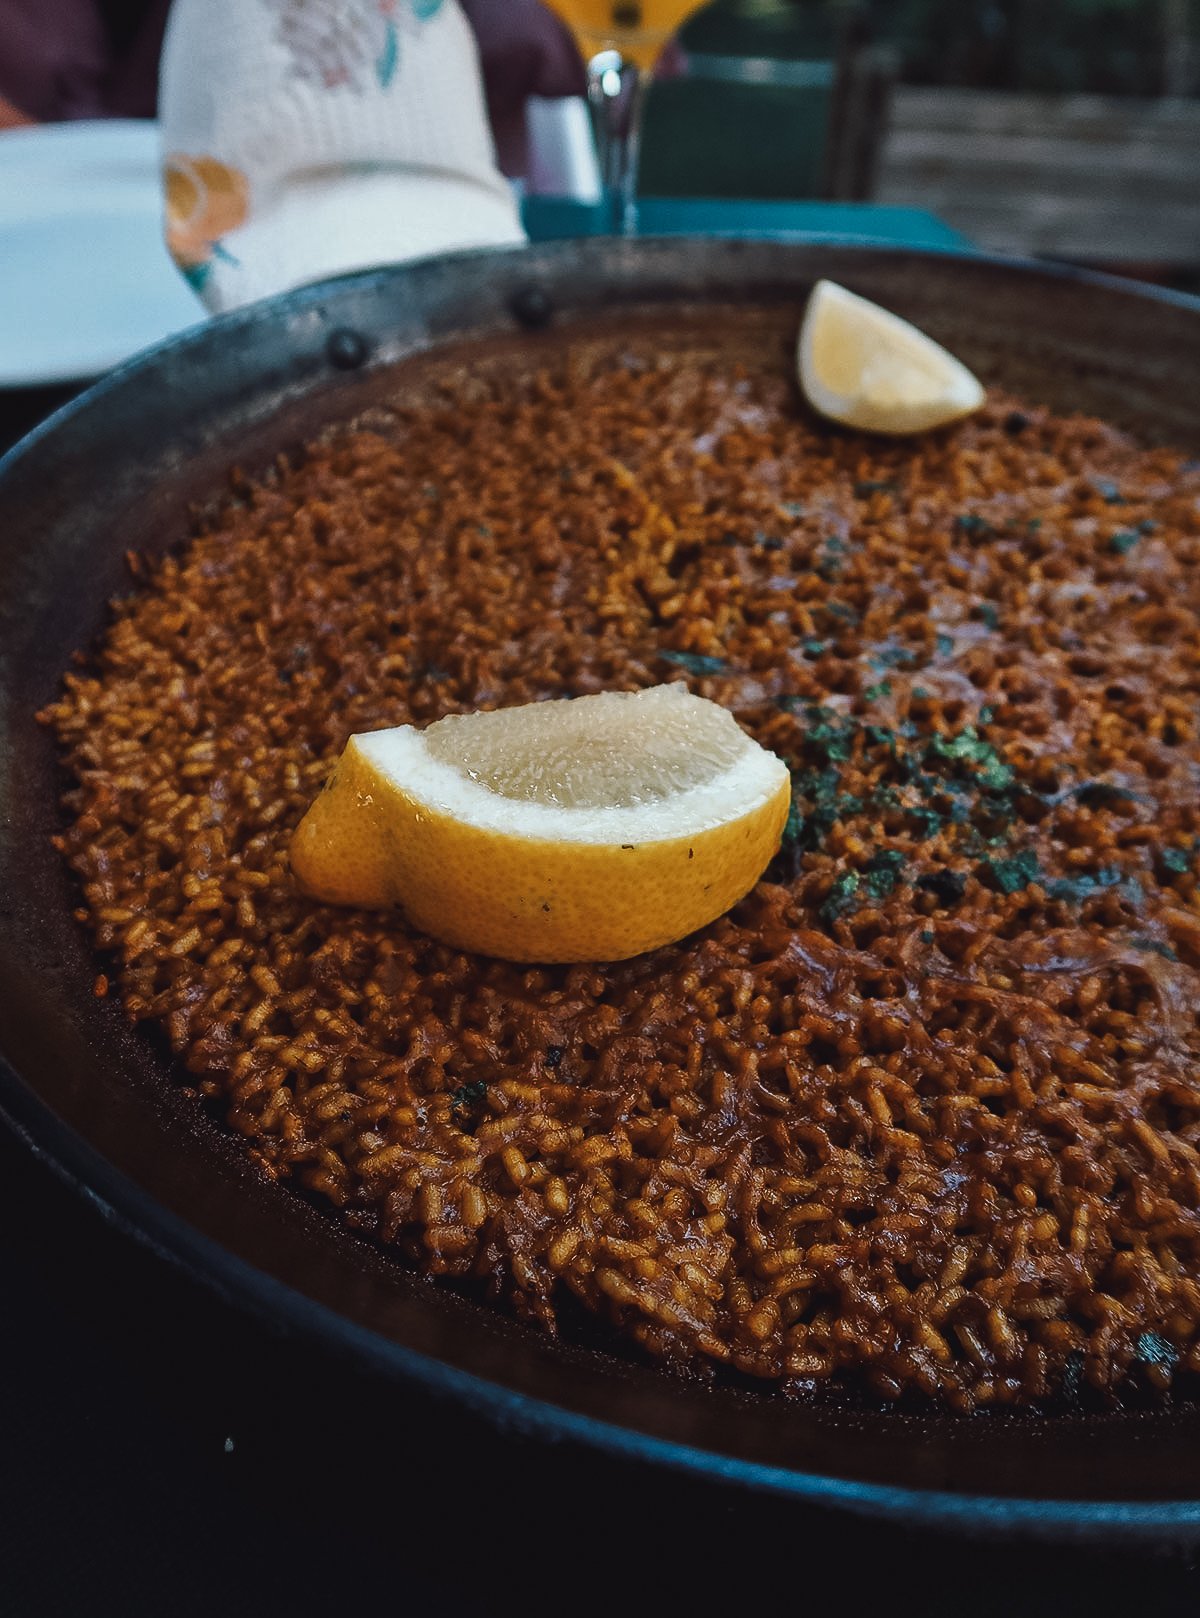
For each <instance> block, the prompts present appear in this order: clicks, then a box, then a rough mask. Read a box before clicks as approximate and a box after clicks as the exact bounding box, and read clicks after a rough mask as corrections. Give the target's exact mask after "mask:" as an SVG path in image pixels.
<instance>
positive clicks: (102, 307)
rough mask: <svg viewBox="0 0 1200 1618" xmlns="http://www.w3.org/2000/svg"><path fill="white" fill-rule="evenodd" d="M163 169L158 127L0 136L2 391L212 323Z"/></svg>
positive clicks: (92, 368) (66, 376)
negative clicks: (174, 235)
mask: <svg viewBox="0 0 1200 1618" xmlns="http://www.w3.org/2000/svg"><path fill="white" fill-rule="evenodd" d="M158 169H159V151H158V128H157V125H155V124H153V123H149V122H135V121H133V120H129V121H123V120H122V121H117V120H114V121H112V122H97V123H73V124H48V125H44V126H42V127H39V128H37V129H16V130H9V131H5V132H4V133H3V134H0V387H8V388H12V387H30V386H36V385H38V384H43V383H51V382H76V381H84V380H86V379H87V378H89V377H94V376H99V375H100V373H101V372H102V371H107V370H108V369H109V368H110V367H111V366H113V365H116V364H118V363H119V362H120V361H121V360H124V359H128V357H129V356H130V355H131V354H135V353H137V351H138V350H139V349H141V348H146V347H148V346H149V344H151V343H156V342H158V341H159V339H160V338H163V337H168V336H170V335H171V333H172V332H177V331H182V330H183V329H184V328H185V327H187V326H194V325H196V324H197V323H198V322H200V321H202V320H203V319H204V310H203V308H202V307H201V305H200V302H199V300H198V298H197V297H196V295H195V294H194V293H193V292H192V290H191V288H190V287H189V286H188V285H187V283H186V282H185V281H184V279H183V277H182V276H181V275H180V274H179V271H178V270H177V269H176V268H175V266H174V265H173V264H172V263H171V260H170V257H169V256H168V254H167V250H166V247H165V246H164V245H163V239H162V197H161V190H160V182H159V174H158Z"/></svg>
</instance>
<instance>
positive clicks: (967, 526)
mask: <svg viewBox="0 0 1200 1618" xmlns="http://www.w3.org/2000/svg"><path fill="white" fill-rule="evenodd" d="M954 528H955V532H956V533H959V534H965V535H966V536H967V538H968V539H978V540H984V539H990V538H991V537H992V535H993V534H995V532H996V530H995V529H994V528H993V527H992V525H991V523H990V522H989V521H988V520H987V518H986V517H981V516H979V514H978V513H977V512H974V511H964V512H962V513H961V515H959V516H957V517H955V519H954Z"/></svg>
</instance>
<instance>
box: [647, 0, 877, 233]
mask: <svg viewBox="0 0 1200 1618" xmlns="http://www.w3.org/2000/svg"><path fill="white" fill-rule="evenodd" d="M681 42H682V44H683V47H684V50H685V52H686V54H687V64H688V65H687V71H686V73H685V74H684V75H683V76H681V77H679V78H673V79H666V80H663V81H662V82H659V83H656V84H654V85H653V86H652V87H651V90H650V93H649V96H648V98H647V105H646V115H645V126H644V131H643V139H642V156H641V168H640V178H639V186H638V189H639V191H640V192H641V194H642V195H643V196H670V197H701V196H703V197H743V198H752V199H768V198H773V199H797V198H820V199H825V200H829V201H863V200H866V199H867V198H869V197H870V195H871V193H872V189H873V186H874V181H875V175H876V172H877V169H878V165H879V158H880V153H881V151H882V147H883V142H884V139H885V136H886V133H887V120H888V109H889V100H890V93H891V86H892V82H893V79H894V76H895V70H894V65H893V62H892V59H891V57H890V55H889V53H888V52H886V51H884V50H882V49H880V48H879V47H877V46H876V45H875V44H874V43H873V40H872V37H871V31H870V25H869V21H868V19H867V17H866V13H865V11H863V10H861V9H860V8H857V7H855V8H853V9H849V10H847V8H844V7H842V8H835V9H834V14H833V17H832V19H831V17H830V13H829V11H828V9H824V8H823V9H822V10H821V11H819V12H814V11H813V10H812V9H811V8H808V7H800V6H796V5H786V4H780V5H777V6H774V7H771V6H764V5H763V4H762V3H761V0H759V3H756V4H749V5H748V4H746V3H745V0H741V3H739V0H724V3H718V4H716V5H714V6H712V7H710V8H709V9H708V10H706V11H704V12H701V13H700V14H699V15H698V16H697V17H696V18H694V19H693V21H692V22H691V23H690V24H689V25H688V27H687V28H685V30H684V32H683V35H682V40H681Z"/></svg>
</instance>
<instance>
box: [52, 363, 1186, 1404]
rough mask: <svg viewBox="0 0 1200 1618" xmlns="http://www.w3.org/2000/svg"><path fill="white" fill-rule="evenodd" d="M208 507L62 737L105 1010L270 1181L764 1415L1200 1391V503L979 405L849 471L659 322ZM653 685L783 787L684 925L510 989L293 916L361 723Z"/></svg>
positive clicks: (1040, 427) (874, 448)
mask: <svg viewBox="0 0 1200 1618" xmlns="http://www.w3.org/2000/svg"><path fill="white" fill-rule="evenodd" d="M450 374H451V373H450V371H449V370H447V377H450ZM237 487H238V490H239V494H238V497H237V498H236V499H234V500H232V501H231V502H230V503H228V504H227V506H226V507H225V508H224V509H223V510H222V511H221V512H220V514H219V515H217V516H216V517H214V518H213V519H212V520H211V521H210V522H209V524H208V526H207V528H206V529H205V531H204V532H202V533H201V534H199V536H198V537H195V538H193V540H192V541H191V542H190V543H189V544H188V545H187V547H186V549H184V550H183V551H182V552H180V551H178V550H176V551H175V552H174V553H172V554H170V555H168V556H167V557H166V558H165V559H163V560H157V561H147V560H142V561H139V562H138V563H137V565H136V569H135V571H136V573H137V576H138V587H137V589H136V590H135V591H134V593H133V594H132V595H131V596H130V597H129V598H128V599H127V600H125V601H123V602H121V603H120V604H119V605H118V606H117V609H116V616H115V622H114V623H113V625H112V626H111V628H110V629H109V630H108V631H107V632H106V633H105V635H104V637H103V639H102V641H101V643H100V646H99V649H98V651H97V654H96V661H95V664H94V668H95V671H96V672H94V673H88V674H71V675H68V676H67V682H66V685H67V690H66V695H65V696H64V697H63V699H62V700H61V701H60V702H59V703H58V704H56V705H55V706H54V707H53V708H52V709H50V710H49V712H48V714H47V715H46V717H47V719H48V720H49V721H50V722H51V723H52V724H53V725H54V727H55V729H56V731H57V734H58V736H59V738H60V741H61V744H62V747H63V751H64V756H65V759H66V762H67V764H68V765H69V767H70V769H71V771H72V773H73V776H74V778H75V781H76V783H77V784H76V785H75V786H74V787H73V788H72V790H71V791H70V792H69V793H68V795H67V800H66V801H67V806H68V810H69V813H70V826H69V829H68V830H67V831H66V833H65V835H64V837H63V839H62V846H63V849H64V851H65V854H66V856H67V858H68V859H69V861H70V863H71V865H72V867H73V868H74V870H75V871H76V872H77V873H78V876H79V879H80V882H81V884H82V887H83V894H84V898H85V902H86V910H85V911H83V912H81V917H83V918H85V919H86V920H87V921H88V923H89V924H90V926H91V928H92V930H93V932H94V936H95V940H96V943H97V945H98V946H99V947H100V949H102V950H103V951H104V952H105V971H106V972H107V974H108V976H109V977H110V978H111V979H112V980H113V982H114V985H118V986H119V991H120V994H121V996H122V999H123V1002H124V1004H125V1007H126V1008H127V1011H128V1013H129V1015H130V1017H131V1018H134V1019H136V1020H153V1021H156V1022H158V1023H161V1024H162V1025H163V1027H165V1029H166V1031H167V1034H168V1035H169V1038H170V1041H171V1044H172V1046H173V1048H174V1049H175V1050H176V1051H177V1052H178V1053H179V1055H180V1057H181V1058H182V1060H183V1062H184V1064H185V1065H186V1068H187V1070H188V1072H189V1073H190V1074H191V1075H193V1076H194V1080H195V1082H196V1084H197V1085H198V1087H199V1089H200V1090H201V1091H202V1092H203V1094H204V1095H205V1096H207V1097H209V1098H211V1100H212V1101H213V1102H214V1103H215V1104H216V1105H217V1106H218V1107H219V1109H220V1110H221V1113H222V1114H223V1116H224V1117H225V1118H227V1120H228V1122H229V1124H230V1125H231V1126H232V1128H233V1129H235V1130H237V1131H238V1132H239V1133H240V1134H241V1135H243V1136H244V1137H245V1139H246V1142H247V1146H248V1149H249V1151H250V1152H252V1154H253V1155H254V1157H255V1158H256V1159H257V1161H258V1162H259V1163H260V1164H261V1166H262V1168H263V1169H264V1170H265V1171H266V1172H267V1173H268V1174H270V1175H272V1176H275V1177H277V1178H279V1179H281V1180H291V1181H293V1182H295V1183H298V1184H299V1185H300V1186H302V1187H304V1188H305V1189H306V1190H308V1191H309V1192H313V1193H317V1194H319V1195H320V1196H322V1197H324V1198H327V1199H328V1200H329V1202H330V1203H332V1204H333V1205H334V1206H335V1207H336V1208H337V1209H338V1210H339V1211H340V1213H341V1215H342V1217H343V1218H344V1219H345V1220H346V1221H347V1222H348V1223H350V1224H351V1225H353V1226H354V1227H355V1228H356V1229H357V1230H360V1231H365V1232H369V1233H370V1234H371V1235H372V1236H374V1237H376V1238H377V1239H378V1240H379V1241H381V1242H383V1243H387V1244H389V1245H391V1246H394V1247H396V1248H399V1249H401V1250H402V1251H403V1252H404V1253H405V1254H406V1255H407V1256H408V1257H409V1258H410V1259H411V1260H412V1261H414V1262H415V1263H417V1264H418V1265H420V1266H421V1267H423V1268H424V1269H426V1270H428V1271H430V1272H431V1273H433V1274H435V1275H447V1276H476V1277H484V1278H486V1280H487V1281H488V1282H489V1283H491V1285H492V1287H493V1289H494V1291H495V1293H496V1294H503V1295H504V1296H505V1297H506V1298H508V1299H509V1300H510V1301H511V1302H512V1303H513V1304H514V1305H515V1307H516V1308H517V1310H518V1311H519V1312H520V1313H521V1314H522V1315H524V1316H526V1317H529V1318H532V1319H534V1320H536V1321H539V1322H540V1323H542V1324H543V1325H544V1326H545V1327H547V1328H548V1329H551V1330H553V1329H554V1328H555V1322H556V1312H557V1311H558V1310H559V1309H560V1308H561V1304H562V1301H563V1299H564V1298H565V1297H567V1296H569V1295H570V1294H574V1295H575V1297H576V1298H578V1299H580V1300H582V1301H583V1302H584V1303H585V1304H586V1305H588V1306H590V1307H591V1308H593V1309H595V1310H598V1311H601V1312H602V1313H603V1314H604V1315H606V1316H608V1317H610V1318H611V1319H612V1320H614V1321H616V1322H617V1323H618V1324H619V1325H620V1326H621V1327H623V1328H624V1330H625V1331H626V1332H627V1333H628V1334H629V1335H630V1336H631V1337H632V1338H634V1339H636V1340H637V1341H638V1342H639V1343H640V1344H641V1345H643V1346H644V1347H645V1348H646V1349H648V1350H649V1351H650V1352H652V1353H653V1354H654V1355H657V1356H661V1357H662V1358H663V1359H665V1360H666V1361H668V1362H671V1363H672V1364H674V1365H676V1366H679V1367H683V1366H686V1367H690V1368H693V1369H703V1368H706V1367H712V1366H713V1365H720V1366H724V1367H730V1368H734V1369H736V1370H738V1371H740V1372H743V1373H747V1374H749V1375H751V1376H754V1377H760V1378H768V1379H773V1380H775V1381H777V1382H778V1383H779V1384H780V1385H781V1386H783V1387H784V1388H786V1389H787V1390H789V1391H797V1390H802V1389H813V1388H814V1387H816V1386H818V1385H821V1384H826V1383H830V1382H833V1381H847V1380H849V1381H856V1382H859V1383H862V1382H863V1381H864V1380H865V1383H866V1384H867V1385H868V1386H869V1387H870V1388H871V1389H873V1390H874V1391H875V1392H876V1393H877V1394H879V1395H881V1396H883V1397H885V1398H887V1399H898V1398H900V1397H901V1396H902V1395H905V1394H909V1393H916V1394H920V1395H926V1396H930V1397H933V1398H935V1399H938V1400H941V1401H943V1402H947V1403H949V1404H950V1405H951V1406H952V1407H954V1408H957V1409H959V1410H964V1411H966V1410H971V1409H975V1408H978V1407H983V1406H995V1405H1009V1404H1026V1403H1039V1402H1044V1401H1046V1400H1050V1399H1054V1398H1057V1397H1060V1396H1062V1395H1064V1394H1065V1395H1066V1396H1067V1397H1068V1398H1075V1397H1077V1396H1078V1395H1079V1393H1080V1390H1081V1389H1088V1388H1090V1389H1091V1390H1094V1391H1095V1393H1096V1394H1098V1395H1101V1396H1106V1395H1109V1394H1115V1393H1116V1392H1118V1391H1120V1390H1122V1389H1123V1388H1130V1387H1134V1386H1138V1387H1141V1388H1142V1389H1144V1390H1145V1389H1149V1390H1151V1391H1152V1392H1157V1393H1161V1392H1162V1391H1164V1390H1166V1389H1167V1388H1169V1387H1170V1386H1171V1384H1172V1382H1173V1380H1177V1379H1178V1378H1179V1376H1180V1375H1181V1374H1182V1373H1184V1372H1193V1373H1194V1372H1195V1371H1197V1370H1200V1082H1198V1078H1197V1067H1196V1062H1197V1052H1198V1050H1200V1025H1198V1019H1200V906H1198V902H1197V862H1198V858H1200V856H1198V853H1197V850H1198V848H1200V842H1198V837H1200V825H1198V819H1200V816H1198V804H1200V799H1198V793H1197V787H1198V781H1200V736H1198V732H1197V710H1196V702H1197V693H1198V691H1200V629H1198V622H1200V620H1198V618H1197V609H1198V608H1200V566H1198V563H1200V474H1198V471H1197V468H1196V466H1194V465H1193V466H1192V467H1190V468H1188V467H1186V466H1184V465H1183V464H1182V463H1181V461H1180V460H1179V458H1178V457H1177V456H1175V455H1172V454H1170V453H1166V452H1163V451H1150V452H1146V451H1142V450H1139V449H1138V448H1137V447H1136V446H1135V445H1133V444H1132V443H1131V442H1130V441H1129V440H1128V439H1126V438H1125V437H1123V436H1121V435H1120V434H1118V433H1117V432H1115V431H1113V430H1111V429H1110V428H1109V427H1107V426H1105V425H1104V424H1102V423H1100V422H1097V421H1093V420H1088V419H1084V418H1070V419H1062V418H1059V417H1055V416H1053V415H1051V414H1049V413H1048V412H1047V411H1045V410H1044V409H1040V408H1036V407H1031V406H1029V405H1027V404H1026V405H1018V404H1017V403H1016V402H1015V401H1012V400H1006V399H1002V398H994V399H993V401H992V402H991V404H990V406H989V408H988V409H987V410H986V411H985V412H984V414H983V415H981V416H980V417H979V418H978V419H976V420H974V421H972V422H969V423H968V424H966V425H965V426H963V427H961V428H959V429H957V430H954V431H951V432H948V433H943V434H936V435H931V436H928V437H926V438H923V439H920V440H918V441H915V442H907V443H896V444H889V443H884V442H879V441H868V440H865V439H863V438H860V437H855V436H851V435H846V434H842V433H839V432H836V431H832V430H827V429H825V428H823V427H821V426H818V425H815V424H813V423H812V422H811V421H810V420H808V419H807V418H806V417H805V415H804V413H803V411H802V410H801V408H800V407H799V405H798V403H797V401H796V399H795V397H794V393H793V389H792V387H791V385H790V384H789V382H788V380H787V362H786V357H785V354H784V351H783V348H782V346H780V345H777V344H776V343H774V342H773V343H771V344H770V345H769V346H768V347H767V348H766V349H765V351H764V352H763V354H762V356H761V358H760V359H759V360H758V361H757V362H754V361H752V362H750V363H748V364H747V365H744V366H742V367H741V368H739V367H736V366H734V365H733V364H732V363H730V362H729V361H728V360H723V359H711V358H710V359H704V358H692V359H689V358H687V357H686V356H683V357H667V358H662V359H656V357H655V350H654V348H653V347H652V345H651V343H650V342H649V341H648V340H647V339H644V338H633V339H629V340H627V341H626V343H625V344H624V345H619V344H617V343H615V342H614V343H612V344H609V345H607V346H606V345H604V344H599V345H596V344H592V345H588V346H584V345H580V346H577V347H576V348H575V349H574V350H572V349H571V348H570V347H568V346H566V345H564V347H563V348H562V350H561V351H560V357H559V358H558V360H557V361H555V362H553V363H552V364H550V365H549V368H548V369H546V370H542V371H538V372H537V373H536V374H529V373H528V370H527V368H523V366H522V364H521V362H520V361H519V360H517V361H514V362H513V363H510V364H508V365H507V366H500V367H499V368H498V369H497V370H494V371H493V372H492V373H490V374H488V375H487V376H486V377H482V378H481V377H480V376H476V377H475V378H474V379H473V380H470V381H467V382H453V381H449V380H448V381H447V383H446V387H445V389H444V391H443V393H442V395H441V396H440V397H438V396H437V395H436V390H435V391H434V392H433V393H430V394H428V395H427V396H426V397H425V398H424V400H423V402H421V403H419V404H416V405H412V406H410V407H407V408H402V409H399V410H398V411H397V412H396V413H395V415H394V418H391V419H388V420H384V419H382V418H380V419H378V420H376V421H374V423H373V425H372V426H370V427H359V428H348V429H346V430H344V431H339V432H337V433H335V434H333V435H331V436H330V437H328V438H327V439H326V440H324V441H322V442H319V443H317V444H315V445H313V446H311V447H310V449H309V450H308V451H307V453H306V455H305V457H304V458H303V459H302V460H301V461H300V462H299V463H298V464H292V465H281V466H280V468H279V469H278V470H277V471H276V472H275V473H274V474H272V475H271V476H270V477H269V478H266V479H264V480H263V481H261V482H258V483H256V484H254V485H253V486H250V485H246V484H245V483H244V482H243V481H240V480H239V482H238V485H237ZM673 676H674V677H677V678H681V679H686V680H687V681H688V682H689V684H691V685H692V686H693V688H694V689H696V690H699V691H701V692H702V693H703V694H704V695H705V696H709V697H712V698H714V699H715V700H717V701H719V702H723V703H725V704H726V705H727V706H728V707H730V708H731V709H732V710H733V712H734V713H735V715H736V716H737V718H738V719H739V720H740V722H741V723H742V724H743V725H744V726H745V727H746V729H747V730H748V731H750V732H751V733H752V734H753V735H754V736H756V737H757V738H758V740H759V741H761V742H762V743H763V744H764V745H765V746H767V747H770V748H773V749H775V750H776V751H777V752H778V753H779V754H780V755H781V756H782V757H784V758H785V759H787V760H788V762H789V764H790V765H791V766H792V767H793V771H794V776H795V781H796V814H795V815H794V817H793V821H792V822H791V823H790V825H789V831H788V834H787V839H786V845H785V848H784V851H783V852H782V853H781V855H780V857H779V859H778V860H777V861H776V863H775V865H774V866H773V867H772V869H771V871H770V872H769V873H768V877H767V879H766V880H764V881H763V882H762V883H760V885H759V886H758V888H757V889H756V890H755V892H754V893H753V894H752V895H751V896H750V897H749V898H748V899H747V900H745V901H744V902H743V903H742V904H741V905H739V906H738V908H737V909H736V910H735V911H734V912H733V913H732V914H730V915H728V916H726V917H725V918H723V919H722V920H720V921H718V922H716V923H715V924H713V925H712V926H711V927H708V928H706V929H705V930H704V931H703V932H701V933H699V934H696V935H695V936H693V937H691V938H688V939H685V940H683V941H682V942H680V943H678V944H676V945H673V946H671V947H670V948H667V949H663V950H660V951H658V952H656V953H655V954H653V955H651V956H646V957H643V958H640V959H637V960H634V961H630V962H626V963H623V964H620V965H616V966H605V965H596V966H581V967H562V968H545V969H530V968H527V967H519V966H514V965H509V964H506V963H503V962H496V961H488V960H483V959H477V958H472V957H469V956H465V955H462V954H459V953H456V952H455V951H454V950H452V949H449V948H447V947H444V946H442V945H439V944H437V943H434V942H432V941H431V940H429V939H427V938H424V937H421V936H417V935H414V934H412V933H410V932H408V931H407V930H406V928H405V926H404V923H403V921H402V919H401V918H400V917H399V916H397V915H376V914H371V915H367V914H361V913H355V912H350V911H341V910H335V909H329V908H322V907H320V906H316V905H314V904H312V903H310V902H308V901H306V900H305V899H303V898H301V897H300V896H299V895H298V894H297V893H296V891H295V889H294V887H293V884H292V881H291V877H290V875H289V870H288V861H287V846H288V840H289V837H290V835H291V832H292V830H293V828H294V827H295V825H296V824H297V822H298V820H299V819H300V817H301V815H302V814H303V812H304V810H305V808H306V806H307V804H308V803H309V801H310V800H311V798H312V797H313V795H314V794H315V793H316V791H317V790H318V789H319V787H320V785H321V783H322V781H323V780H324V778H325V776H326V774H327V773H328V771H329V769H330V766H331V764H332V762H333V760H334V759H335V758H336V757H337V755H338V753H339V752H340V750H341V748H342V747H343V745H344V743H345V741H346V738H347V737H348V736H349V735H350V734H351V733H352V732H354V731H362V730H370V729H373V728H376V727H379V726H384V725H398V724H402V723H406V722H409V721H415V722H416V723H422V722H425V721H427V720H430V719H433V718H435V717H437V716H439V715H441V714H444V713H448V712H455V711H466V710H471V709H476V708H481V707H493V706H497V705H501V704H508V703H517V702H528V701H531V700H534V699H537V698H544V697H557V696H562V695H564V694H568V695H569V694H579V693H583V692H591V691H599V690H603V689H606V688H610V687H615V688H625V689H628V688H634V687H639V686H644V685H650V684H654V683H657V682H659V681H661V680H663V679H664V678H671V677H673ZM97 989H98V992H105V991H106V989H107V983H106V980H105V978H104V977H103V976H102V977H101V978H99V979H98V980H97Z"/></svg>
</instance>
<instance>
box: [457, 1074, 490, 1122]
mask: <svg viewBox="0 0 1200 1618" xmlns="http://www.w3.org/2000/svg"><path fill="white" fill-rule="evenodd" d="M486 1096H487V1085H486V1083H485V1082H484V1080H483V1079H474V1080H472V1082H471V1083H470V1084H460V1085H459V1087H458V1089H457V1090H455V1091H454V1092H453V1093H452V1095H451V1097H450V1111H451V1113H452V1114H454V1116H455V1120H456V1122H458V1123H461V1122H462V1120H463V1118H464V1117H465V1116H467V1115H468V1114H470V1113H473V1112H474V1111H475V1110H476V1108H478V1107H480V1106H482V1105H483V1102H484V1100H485V1098H486Z"/></svg>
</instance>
